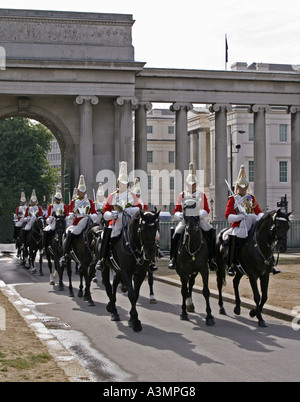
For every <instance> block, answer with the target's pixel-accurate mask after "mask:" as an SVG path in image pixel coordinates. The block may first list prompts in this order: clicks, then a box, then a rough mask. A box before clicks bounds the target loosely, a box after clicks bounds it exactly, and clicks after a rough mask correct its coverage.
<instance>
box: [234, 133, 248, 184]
mask: <svg viewBox="0 0 300 402" xmlns="http://www.w3.org/2000/svg"><path fill="white" fill-rule="evenodd" d="M236 132H237V133H239V134H245V132H246V131H244V130H233V131H232V132H230V186H231V189H232V191H234V189H233V166H232V165H233V163H232V159H233V154H235V153H238V152H239V150H240V149H241V145H240V144H237V145H236V146H235V147H236V149H237V151H235V152H234V151H233V150H232V148H233V143H232V134H234V133H236Z"/></svg>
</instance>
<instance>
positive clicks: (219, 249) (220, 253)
mask: <svg viewBox="0 0 300 402" xmlns="http://www.w3.org/2000/svg"><path fill="white" fill-rule="evenodd" d="M216 263H217V266H218V270H217V282H218V284H220V285H222V286H225V285H226V264H225V261H224V247H223V245H222V241H221V239H220V236H217V243H216Z"/></svg>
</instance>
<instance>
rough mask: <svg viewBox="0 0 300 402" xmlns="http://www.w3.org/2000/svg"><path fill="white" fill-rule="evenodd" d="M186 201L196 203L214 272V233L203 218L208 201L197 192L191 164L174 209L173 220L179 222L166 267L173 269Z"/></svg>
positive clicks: (215, 267) (208, 210) (207, 211)
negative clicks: (184, 187) (183, 187)
mask: <svg viewBox="0 0 300 402" xmlns="http://www.w3.org/2000/svg"><path fill="white" fill-rule="evenodd" d="M187 200H194V201H196V203H197V210H198V211H199V215H200V218H201V219H200V227H201V229H202V231H203V234H204V235H205V237H206V239H207V242H208V249H209V261H208V263H209V268H210V270H211V271H216V270H217V269H218V267H217V265H216V262H215V243H216V231H215V229H214V228H213V227H212V225H211V224H210V223H208V222H207V221H206V220H205V218H207V216H208V214H209V213H210V209H209V206H208V201H207V197H206V195H205V193H203V192H201V191H200V190H197V177H196V175H195V172H194V165H193V163H190V164H189V175H188V177H187V179H186V190H185V191H183V192H181V193H180V194H179V197H178V200H177V203H176V206H175V209H174V218H175V220H177V221H179V224H178V225H177V227H176V229H175V233H174V235H173V236H172V238H171V252H170V257H171V259H170V262H169V264H168V267H169V268H170V269H175V259H176V253H177V249H178V245H179V240H180V238H181V235H182V233H183V232H184V229H185V222H184V219H182V218H183V208H182V207H183V204H184V202H186V201H187Z"/></svg>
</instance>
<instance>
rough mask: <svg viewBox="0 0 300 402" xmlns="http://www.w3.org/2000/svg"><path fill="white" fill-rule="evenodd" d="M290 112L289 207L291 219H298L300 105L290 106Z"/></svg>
mask: <svg viewBox="0 0 300 402" xmlns="http://www.w3.org/2000/svg"><path fill="white" fill-rule="evenodd" d="M289 112H290V113H291V192H292V206H291V207H290V208H289V209H290V210H293V214H292V216H291V218H292V219H293V220H300V203H299V199H300V169H299V155H300V106H291V107H290V108H289Z"/></svg>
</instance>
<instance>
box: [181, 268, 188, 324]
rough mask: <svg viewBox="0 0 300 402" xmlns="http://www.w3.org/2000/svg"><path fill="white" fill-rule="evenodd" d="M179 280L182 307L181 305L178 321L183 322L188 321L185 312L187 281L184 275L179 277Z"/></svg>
mask: <svg viewBox="0 0 300 402" xmlns="http://www.w3.org/2000/svg"><path fill="white" fill-rule="evenodd" d="M180 280H181V295H182V305H181V315H180V319H181V320H183V321H188V320H189V316H188V313H187V311H186V299H187V297H188V279H187V277H186V276H184V275H180Z"/></svg>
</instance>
